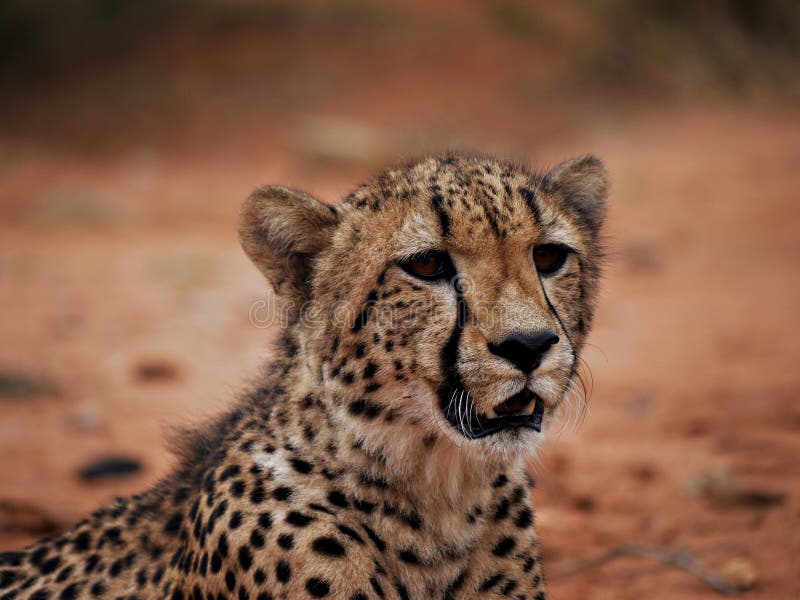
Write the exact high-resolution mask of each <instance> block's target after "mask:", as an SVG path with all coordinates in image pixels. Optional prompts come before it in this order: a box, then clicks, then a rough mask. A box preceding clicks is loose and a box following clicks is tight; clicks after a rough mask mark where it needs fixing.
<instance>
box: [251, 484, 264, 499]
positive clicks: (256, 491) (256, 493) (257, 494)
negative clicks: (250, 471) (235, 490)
mask: <svg viewBox="0 0 800 600" xmlns="http://www.w3.org/2000/svg"><path fill="white" fill-rule="evenodd" d="M265 497H266V493H265V492H264V486H263V485H262V483H261V482H258V483H257V484H256V485H255V486H254V487H253V491H251V492H250V502H252V503H253V504H261V503H262V502H263V501H264V498H265Z"/></svg>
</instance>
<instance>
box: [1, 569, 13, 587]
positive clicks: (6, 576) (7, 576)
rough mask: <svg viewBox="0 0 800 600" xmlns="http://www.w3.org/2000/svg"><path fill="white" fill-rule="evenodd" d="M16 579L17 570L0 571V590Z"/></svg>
mask: <svg viewBox="0 0 800 600" xmlns="http://www.w3.org/2000/svg"><path fill="white" fill-rule="evenodd" d="M16 580H17V572H16V571H11V570H9V569H6V570H3V571H0V590H3V589H5V588H7V587H10V586H11V584H12V583H14V582H15V581H16Z"/></svg>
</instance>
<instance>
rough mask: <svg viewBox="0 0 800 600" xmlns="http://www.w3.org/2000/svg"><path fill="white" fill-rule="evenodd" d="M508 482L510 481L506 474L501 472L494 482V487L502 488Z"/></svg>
mask: <svg viewBox="0 0 800 600" xmlns="http://www.w3.org/2000/svg"><path fill="white" fill-rule="evenodd" d="M507 483H508V477H506V476H505V474H503V473H501V474H500V475H498V476H497V479H495V480H494V481H493V482H492V487H493V488H500V487H503V486H504V485H505V484H507Z"/></svg>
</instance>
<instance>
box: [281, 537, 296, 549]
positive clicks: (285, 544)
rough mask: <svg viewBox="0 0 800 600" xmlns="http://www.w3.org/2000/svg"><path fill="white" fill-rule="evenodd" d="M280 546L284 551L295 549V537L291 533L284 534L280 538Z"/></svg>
mask: <svg viewBox="0 0 800 600" xmlns="http://www.w3.org/2000/svg"><path fill="white" fill-rule="evenodd" d="M278 546H280V547H281V548H283V549H284V550H291V549H292V548H294V536H293V535H292V534H291V533H282V534H280V535H279V536H278Z"/></svg>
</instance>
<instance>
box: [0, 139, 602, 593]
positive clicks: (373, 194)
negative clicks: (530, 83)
mask: <svg viewBox="0 0 800 600" xmlns="http://www.w3.org/2000/svg"><path fill="white" fill-rule="evenodd" d="M607 198H608V180H607V176H606V172H605V169H604V167H603V165H602V163H601V162H600V161H599V160H598V159H597V158H595V157H593V156H583V157H580V158H576V159H572V160H569V161H567V162H565V163H562V164H561V165H559V166H557V167H555V168H554V169H552V170H550V171H548V172H541V173H535V172H532V171H528V170H527V169H525V168H523V167H520V166H516V165H514V164H512V163H508V162H503V161H500V160H495V159H492V158H487V157H480V156H472V155H460V154H447V155H441V156H435V157H429V158H425V159H423V160H419V161H416V162H413V163H410V164H407V165H405V166H403V167H398V168H395V169H391V170H388V171H386V172H384V173H383V174H382V175H380V176H378V177H377V178H375V179H374V180H372V181H371V182H369V183H367V184H364V185H362V186H361V187H358V188H357V189H356V190H355V191H354V192H353V193H351V194H350V195H349V196H347V198H345V200H344V201H343V202H341V203H339V204H335V205H329V204H325V203H323V202H321V201H319V200H317V199H315V198H313V197H312V196H310V195H308V194H306V193H303V192H300V191H295V190H292V189H289V188H286V187H280V186H268V187H264V188H261V189H259V190H257V191H256V192H254V193H253V194H252V195H251V196H250V197H249V198H248V199H247V201H246V202H245V204H244V207H243V209H242V213H241V221H240V228H239V233H240V239H241V243H242V246H243V248H244V250H245V252H246V254H247V255H248V256H249V257H250V258H251V259H252V261H253V262H254V263H255V265H256V266H257V267H258V269H259V270H260V271H261V272H262V273H263V274H264V275H265V276H266V279H267V280H268V281H269V283H270V284H271V285H272V287H273V288H274V291H275V294H276V296H277V297H278V298H280V300H281V311H280V316H281V319H282V320H283V325H284V326H283V328H282V334H281V337H280V341H279V342H277V343H276V347H275V349H274V359H273V360H272V361H271V364H270V365H268V366H267V367H265V369H264V371H263V373H262V374H261V375H260V376H259V377H258V378H257V380H256V383H255V384H254V385H252V386H250V387H249V388H248V389H247V391H246V392H244V393H243V394H242V395H241V397H240V398H239V400H238V402H237V403H236V404H235V405H234V407H233V408H232V409H230V410H229V411H228V412H227V413H225V414H224V415H222V416H221V417H220V418H218V419H216V420H215V421H213V422H212V423H210V424H209V425H207V426H205V427H200V428H198V429H197V430H196V431H194V432H192V433H190V434H187V435H186V436H185V439H184V440H183V441H182V444H183V448H184V452H183V459H182V461H181V462H180V463H179V466H178V467H177V468H176V469H175V471H174V472H173V473H172V474H171V475H169V476H168V477H166V478H165V479H163V480H162V481H161V482H159V483H157V484H156V485H155V486H154V487H153V488H152V489H150V490H149V491H146V492H144V493H142V494H140V495H135V496H133V497H130V498H124V499H117V500H115V501H114V503H113V504H111V505H110V506H107V507H105V508H102V509H100V510H99V511H97V512H95V513H94V514H93V515H92V516H91V517H89V518H87V519H85V520H83V521H81V522H80V523H78V524H77V525H75V526H74V528H73V529H72V530H70V531H68V532H67V533H64V534H63V535H60V536H57V537H54V538H51V539H46V540H43V541H40V542H38V543H36V544H34V545H32V546H31V547H29V548H27V549H25V550H23V551H20V552H7V553H5V554H2V555H0V599H2V600H12V599H14V600H22V599H26V600H46V599H52V600H57V599H60V600H70V599H76V598H115V599H135V598H138V599H146V598H169V599H172V600H201V599H204V600H220V599H224V598H234V599H239V600H269V599H276V600H277V599H295V598H335V599H342V600H366V599H379V598H386V599H392V600H408V599H430V598H443V599H456V598H486V599H489V598H517V599H522V598H526V599H529V600H534V599H535V600H542V599H544V598H545V594H546V588H545V580H544V576H543V572H542V564H541V561H540V549H539V542H538V539H537V535H536V533H535V528H534V514H533V510H532V506H531V500H530V497H531V489H532V488H533V486H534V482H533V479H532V478H531V477H530V476H529V475H528V473H527V471H526V468H525V458H526V457H527V456H529V455H530V454H531V452H533V451H534V450H535V449H536V448H537V447H538V446H539V445H540V444H541V441H542V439H543V435H544V433H543V432H544V431H545V430H546V429H547V427H548V426H549V424H550V423H551V422H552V420H553V419H554V414H555V411H556V409H557V408H558V407H559V406H560V405H561V404H562V403H563V402H564V401H565V398H566V397H567V395H568V392H569V390H570V387H571V384H572V383H573V380H574V379H575V377H576V369H577V364H578V355H579V352H580V350H581V347H582V346H583V344H584V340H585V337H586V335H587V333H588V331H589V327H590V324H591V322H592V316H593V313H594V309H595V300H596V296H597V287H598V279H599V276H600V268H601V262H602V260H601V258H602V244H601V240H602V238H601V233H600V229H601V225H602V222H603V220H604V216H605V211H606V204H607Z"/></svg>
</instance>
